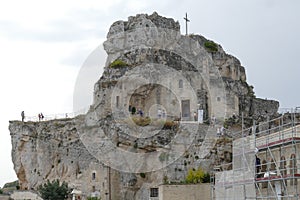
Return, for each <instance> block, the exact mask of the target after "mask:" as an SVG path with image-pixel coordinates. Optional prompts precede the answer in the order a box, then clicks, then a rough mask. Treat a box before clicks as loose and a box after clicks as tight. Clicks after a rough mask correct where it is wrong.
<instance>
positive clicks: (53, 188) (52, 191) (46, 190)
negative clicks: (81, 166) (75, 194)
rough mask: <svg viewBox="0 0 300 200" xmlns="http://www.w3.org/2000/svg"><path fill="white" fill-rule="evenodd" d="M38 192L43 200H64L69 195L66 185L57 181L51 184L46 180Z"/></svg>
mask: <svg viewBox="0 0 300 200" xmlns="http://www.w3.org/2000/svg"><path fill="white" fill-rule="evenodd" d="M38 190H39V192H40V194H41V196H42V198H43V199H44V200H65V199H67V198H68V195H69V194H70V189H69V188H68V184H67V183H66V182H63V183H62V184H60V183H59V180H54V181H52V182H50V181H49V180H48V181H47V183H44V185H40V186H39V188H38Z"/></svg>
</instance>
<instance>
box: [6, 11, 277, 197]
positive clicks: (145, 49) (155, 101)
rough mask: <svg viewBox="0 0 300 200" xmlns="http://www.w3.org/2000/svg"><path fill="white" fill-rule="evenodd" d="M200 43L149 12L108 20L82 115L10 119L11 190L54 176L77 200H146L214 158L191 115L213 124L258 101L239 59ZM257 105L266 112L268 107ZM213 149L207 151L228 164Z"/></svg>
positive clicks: (209, 135)
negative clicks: (102, 60) (96, 197)
mask: <svg viewBox="0 0 300 200" xmlns="http://www.w3.org/2000/svg"><path fill="white" fill-rule="evenodd" d="M210 42H211V41H209V40H207V39H205V38H204V37H203V36H199V35H189V36H183V35H181V34H180V27H179V23H178V22H175V21H174V20H173V19H169V18H164V17H162V16H159V15H158V14H157V13H153V14H152V15H146V14H140V15H136V16H135V17H129V18H128V21H117V22H115V23H113V25H112V26H111V27H110V30H109V32H108V34H107V41H105V43H104V49H105V50H106V52H107V54H108V57H107V61H106V66H105V69H104V73H103V75H102V77H101V78H100V79H99V80H98V81H97V82H96V83H95V87H94V88H95V89H94V99H93V104H92V105H91V106H90V109H89V111H88V113H87V114H86V115H82V116H78V117H76V118H72V119H62V120H52V121H45V122H25V123H23V122H19V121H11V122H10V126H9V130H10V132H11V138H12V160H13V163H14V169H15V171H16V174H17V176H18V178H19V181H20V184H21V188H22V189H31V188H32V189H36V188H37V186H38V185H40V184H42V183H43V182H45V181H46V180H48V179H49V180H54V179H60V180H61V181H67V182H68V183H69V186H70V187H71V188H75V189H77V190H80V191H82V194H83V196H85V197H87V196H89V195H90V194H92V193H93V194H94V193H95V192H96V193H97V192H99V193H100V196H101V198H102V199H106V198H107V197H108V196H109V195H111V199H122V200H124V199H128V200H133V199H136V200H143V199H145V200H146V199H147V200H148V199H149V188H150V187H154V186H157V185H159V184H161V183H162V182H164V181H177V182H180V181H182V180H184V179H185V175H186V173H187V171H188V169H191V168H198V167H202V168H204V169H207V170H209V169H210V168H211V167H212V165H213V164H214V162H215V160H218V159H219V158H217V156H214V155H212V151H211V150H212V149H213V148H214V146H215V144H216V138H215V136H216V133H217V131H216V127H215V126H209V125H208V124H202V125H199V124H198V123H195V122H193V121H194V117H193V116H194V112H197V111H198V109H201V110H203V111H204V116H203V117H204V121H205V122H206V123H209V121H210V119H211V118H212V117H214V118H216V120H217V122H216V123H215V124H214V125H217V124H219V125H220V124H222V123H223V121H224V119H225V118H227V117H230V116H232V115H233V113H235V114H237V115H239V114H240V111H241V109H242V110H243V111H245V113H244V114H245V115H246V116H250V115H253V114H254V113H253V112H258V111H256V110H253V109H252V107H253V106H252V104H253V102H255V106H254V108H255V109H258V108H260V107H261V102H262V101H259V100H256V101H253V99H255V97H254V96H253V88H252V89H251V88H250V87H249V86H248V84H247V83H246V74H245V69H244V67H242V66H241V65H240V62H239V60H238V59H236V58H235V57H233V56H231V55H228V54H226V53H225V52H224V51H223V49H222V47H221V46H220V45H217V44H215V43H213V44H215V45H216V46H215V49H213V48H210V47H208V43H210ZM210 44H211V43H210ZM116 60H118V61H119V65H115V66H113V65H112V63H114V61H116ZM263 104H264V105H267V106H264V107H265V108H268V111H270V112H269V114H271V113H274V112H276V111H275V110H276V107H278V105H277V104H278V103H277V102H267V101H263ZM241 105H243V106H241ZM132 107H135V109H136V111H138V112H140V111H142V113H143V114H141V112H140V113H139V114H136V113H134V114H133V110H132ZM159 109H160V114H159V115H158V110H159ZM135 120H136V121H138V122H136V121H135ZM147 120H148V121H147ZM180 120H181V123H179V122H178V121H180ZM218 148H219V147H218ZM223 149H227V150H226V152H225V153H220V152H217V153H216V155H219V154H220V155H223V156H224V157H226V160H228V161H230V158H227V157H228V156H225V155H228V154H230V153H228V151H229V150H228V148H223ZM224 151H225V150H224ZM229 157H230V156H229ZM210 158H212V160H210ZM97 194H98V193H97Z"/></svg>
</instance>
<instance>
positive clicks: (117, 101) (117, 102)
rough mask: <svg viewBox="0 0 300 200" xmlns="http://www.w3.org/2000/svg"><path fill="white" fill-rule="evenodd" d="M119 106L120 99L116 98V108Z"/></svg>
mask: <svg viewBox="0 0 300 200" xmlns="http://www.w3.org/2000/svg"><path fill="white" fill-rule="evenodd" d="M119 106H120V97H119V96H116V107H117V108H119Z"/></svg>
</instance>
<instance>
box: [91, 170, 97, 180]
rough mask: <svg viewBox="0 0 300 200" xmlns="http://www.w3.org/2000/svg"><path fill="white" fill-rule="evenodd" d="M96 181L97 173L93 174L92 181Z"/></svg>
mask: <svg viewBox="0 0 300 200" xmlns="http://www.w3.org/2000/svg"><path fill="white" fill-rule="evenodd" d="M95 179H96V173H95V172H93V173H92V180H95Z"/></svg>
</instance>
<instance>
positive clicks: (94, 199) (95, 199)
mask: <svg viewBox="0 0 300 200" xmlns="http://www.w3.org/2000/svg"><path fill="white" fill-rule="evenodd" d="M87 200H101V198H98V197H88V198H87Z"/></svg>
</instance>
